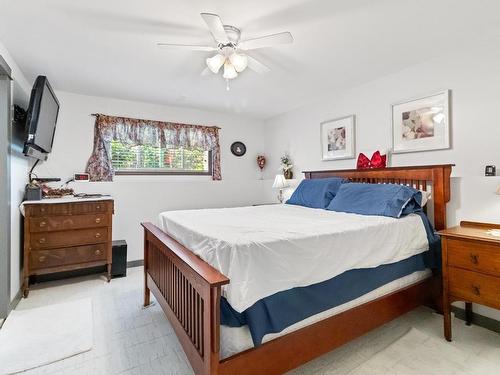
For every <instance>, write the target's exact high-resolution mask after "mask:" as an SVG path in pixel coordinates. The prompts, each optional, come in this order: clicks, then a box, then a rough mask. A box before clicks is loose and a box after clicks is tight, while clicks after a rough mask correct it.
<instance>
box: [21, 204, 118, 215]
mask: <svg viewBox="0 0 500 375" xmlns="http://www.w3.org/2000/svg"><path fill="white" fill-rule="evenodd" d="M25 209H26V210H29V214H28V215H26V216H47V215H50V216H51V215H82V214H92V213H105V212H112V211H113V201H95V202H81V203H65V204H54V203H46V204H44V203H40V204H31V205H29V204H28V205H26V207H25Z"/></svg>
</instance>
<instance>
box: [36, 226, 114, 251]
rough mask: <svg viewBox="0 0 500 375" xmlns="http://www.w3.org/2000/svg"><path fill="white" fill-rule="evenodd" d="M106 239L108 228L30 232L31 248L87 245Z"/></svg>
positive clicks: (105, 240)
mask: <svg viewBox="0 0 500 375" xmlns="http://www.w3.org/2000/svg"><path fill="white" fill-rule="evenodd" d="M107 241H108V228H92V229H79V230H73V231H66V232H48V233H44V232H42V233H32V234H31V243H30V246H31V248H32V249H33V250H39V249H50V248H55V247H67V246H75V245H87V244H95V243H102V242H107Z"/></svg>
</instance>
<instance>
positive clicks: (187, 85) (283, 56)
mask: <svg viewBox="0 0 500 375" xmlns="http://www.w3.org/2000/svg"><path fill="white" fill-rule="evenodd" d="M200 12H213V13H217V14H219V15H220V16H221V18H222V20H223V22H224V23H226V24H230V25H234V26H237V27H239V28H241V30H242V39H247V38H253V37H257V36H261V35H264V34H270V33H275V32H281V31H290V32H291V33H292V34H293V36H294V39H295V42H294V43H293V44H291V45H282V46H278V47H275V48H268V49H261V50H258V51H255V52H254V53H252V55H253V56H255V57H257V58H258V59H259V60H261V61H262V62H263V63H265V64H267V65H268V66H269V67H270V68H271V69H272V71H271V72H270V73H268V74H265V75H257V74H256V73H254V72H252V71H250V70H248V69H247V70H246V71H245V72H243V73H242V74H241V75H240V76H239V77H238V78H237V79H236V80H234V81H232V82H231V91H229V92H226V90H225V83H224V80H223V79H222V78H221V77H220V76H207V77H201V76H200V72H201V70H202V69H203V68H204V60H205V58H206V57H208V56H210V55H211V54H210V53H205V52H189V51H173V50H164V49H159V48H157V47H156V46H155V42H157V41H163V42H170V43H186V44H206V43H209V44H210V43H213V41H212V39H211V36H210V34H209V32H208V30H207V29H206V27H205V25H204V23H203V20H202V19H201V17H200V15H199V13H200ZM499 14H500V1H498V0H482V1H477V0H418V1H417V0H316V1H313V0H308V1H307V0H247V1H241V0H231V1H223V0H212V1H209V0H177V1H172V0H141V1H138V0H135V1H132V0H105V1H103V0H86V1H78V2H77V1H68V0H0V40H1V41H2V42H3V43H4V44H5V46H6V47H7V49H8V50H9V51H10V53H11V55H12V56H13V57H14V59H15V60H16V61H17V63H18V64H19V66H20V67H21V69H22V70H23V71H24V73H25V74H26V76H27V78H28V79H31V80H32V79H34V77H36V76H37V75H38V74H45V75H47V76H48V77H49V79H50V81H51V83H52V84H53V86H54V87H55V88H56V89H59V90H65V91H70V92H75V93H82V94H87V95H96V96H109V97H115V98H123V99H131V100H138V101H145V102H153V103H162V104H170V105H181V106H189V107H197V108H202V109H209V110H217V111H226V112H234V113H241V114H244V115H248V116H252V117H256V118H269V117H272V116H274V115H276V114H279V113H283V112H286V111H288V110H291V109H293V108H296V107H299V106H301V105H303V104H304V103H305V102H306V101H309V100H311V99H312V98H314V97H317V96H319V95H322V94H324V93H326V92H332V91H337V90H340V89H343V88H347V87H351V86H354V85H357V84H360V83H363V82H366V81H369V80H372V79H375V78H377V77H380V76H382V75H385V74H389V73H391V72H394V71H397V70H400V69H403V68H404V67H406V66H410V65H413V64H416V63H419V62H422V61H425V60H428V59H430V58H433V57H436V56H438V55H440V54H444V53H446V52H449V51H450V50H457V49H460V48H462V47H463V46H464V45H466V44H475V43H491V44H492V46H493V45H498V42H499V40H500V22H498V17H499Z"/></svg>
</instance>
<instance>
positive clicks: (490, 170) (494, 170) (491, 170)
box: [484, 165, 497, 176]
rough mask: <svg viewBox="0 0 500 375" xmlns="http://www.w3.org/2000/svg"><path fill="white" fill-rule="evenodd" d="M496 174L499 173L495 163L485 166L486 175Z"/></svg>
mask: <svg viewBox="0 0 500 375" xmlns="http://www.w3.org/2000/svg"><path fill="white" fill-rule="evenodd" d="M496 174H497V168H496V167H495V166H494V165H487V166H486V167H485V168H484V175H485V176H496Z"/></svg>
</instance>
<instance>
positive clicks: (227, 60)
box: [157, 13, 293, 90]
mask: <svg viewBox="0 0 500 375" xmlns="http://www.w3.org/2000/svg"><path fill="white" fill-rule="evenodd" d="M201 17H202V18H203V20H204V21H205V23H206V24H207V26H208V29H209V30H210V33H211V34H212V36H213V38H214V39H215V42H216V43H217V44H216V45H215V46H202V45H189V44H172V43H157V46H158V47H164V48H183V49H188V50H191V51H202V52H213V51H217V53H216V54H215V55H214V56H212V57H209V58H207V59H206V64H207V67H206V68H205V69H204V70H203V71H202V73H201V74H202V75H207V74H210V72H212V73H214V74H218V73H219V71H220V70H221V68H222V67H223V74H222V77H223V78H224V79H225V80H226V89H227V90H229V80H231V79H234V78H236V77H238V73H241V72H243V71H244V70H245V69H246V68H247V67H248V68H250V69H251V70H253V71H255V72H257V73H267V72H269V71H270V69H269V68H268V67H267V66H265V65H264V64H262V63H261V62H259V61H258V60H256V59H255V58H253V57H252V56H250V55H248V53H247V51H250V50H254V49H258V48H265V47H272V46H275V45H277V44H287V43H292V42H293V37H292V34H291V33H289V32H288V31H285V32H282V33H277V34H271V35H266V36H262V37H259V38H253V39H246V40H240V37H241V31H240V29H238V28H237V27H234V26H231V25H224V24H223V23H222V20H221V19H220V17H219V16H218V15H217V14H213V13H201Z"/></svg>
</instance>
